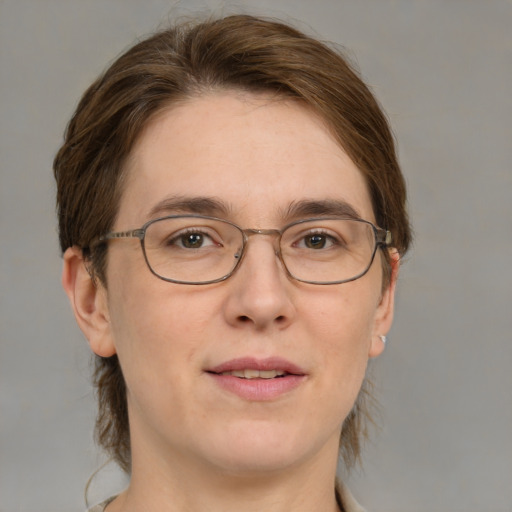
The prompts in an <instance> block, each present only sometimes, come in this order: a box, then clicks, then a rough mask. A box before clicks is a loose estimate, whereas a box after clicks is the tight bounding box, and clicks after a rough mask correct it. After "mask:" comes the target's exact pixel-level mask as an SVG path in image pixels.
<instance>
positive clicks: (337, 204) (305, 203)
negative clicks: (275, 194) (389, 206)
mask: <svg viewBox="0 0 512 512" xmlns="http://www.w3.org/2000/svg"><path fill="white" fill-rule="evenodd" d="M327 216H333V217H348V218H351V219H361V215H360V213H359V212H358V211H357V210H356V209H355V208H354V207H353V206H352V205H351V204H350V203H348V202H346V201H343V200H341V199H323V200H310V199H303V200H300V201H293V202H292V203H291V204H290V206H288V208H287V209H286V210H285V211H284V217H285V218H286V219H293V220H294V219H297V218H302V217H327Z"/></svg>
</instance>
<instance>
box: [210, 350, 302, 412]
mask: <svg viewBox="0 0 512 512" xmlns="http://www.w3.org/2000/svg"><path fill="white" fill-rule="evenodd" d="M246 369H247V370H260V371H268V370H279V371H282V372H285V375H283V376H281V377H275V378H273V379H263V378H255V379H243V378H239V377H235V376H234V375H222V373H225V372H230V371H236V370H246ZM206 373H207V375H208V376H209V377H210V378H211V379H212V381H213V382H214V383H215V384H216V385H217V386H219V387H220V388H221V389H223V390H225V391H228V392H230V393H233V394H235V395H237V396H238V397H240V398H242V399H244V400H249V401H258V402H259V401H269V400H275V399H277V398H279V397H281V396H283V395H285V394H287V393H289V392H290V391H292V390H293V389H295V388H297V387H298V386H299V385H300V384H301V383H302V382H303V381H304V380H305V379H306V377H307V374H306V372H305V371H304V370H303V369H302V368H300V367H299V366H298V365H296V364H294V363H292V362H290V361H288V360H286V359H283V358H280V357H269V358H266V359H256V358H253V357H240V358H237V359H232V360H230V361H226V362H224V363H221V364H219V365H217V366H214V367H213V368H209V369H207V370H206Z"/></svg>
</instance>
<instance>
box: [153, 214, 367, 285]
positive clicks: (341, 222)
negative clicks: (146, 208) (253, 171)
mask: <svg viewBox="0 0 512 512" xmlns="http://www.w3.org/2000/svg"><path fill="white" fill-rule="evenodd" d="M244 238H245V237H244V233H243V230H242V229H241V228H239V227H237V226H235V225H234V224H231V223H229V222H225V221H222V220H219V219H209V218H202V217H186V216H183V217H175V218H164V219H159V220H157V221H154V222H152V223H150V224H148V225H147V226H146V231H145V237H144V242H143V244H144V252H145V256H146V259H147V262H148V265H149V266H150V268H151V269H152V271H153V272H154V273H155V274H157V275H158V276H159V277H161V278H163V279H166V280H170V281H176V282H184V283H204V282H211V281H216V280H220V279H222V278H224V277H226V276H228V275H229V274H230V273H231V272H232V271H233V270H234V268H235V267H236V266H237V265H238V263H239V261H240V258H241V255H242V251H243V250H244V244H245V242H244ZM374 251H375V232H374V229H373V226H372V225H371V224H369V223H367V222H364V221H358V220H353V219H320V220H310V221H305V222H304V221H300V222H297V223H295V224H292V225H290V226H288V227H287V228H286V229H285V230H284V231H283V232H282V234H281V239H280V252H281V257H282V260H283V262H284V264H285V266H286V268H287V269H288V272H289V273H290V274H291V275H292V277H295V278H296V279H299V280H301V281H310V282H317V283H331V282H338V281H346V280H350V279H353V278H354V277H357V276H359V275H360V274H362V273H364V272H365V271H366V270H367V269H368V267H369V265H370V264H371V261H372V258H373V254H374Z"/></svg>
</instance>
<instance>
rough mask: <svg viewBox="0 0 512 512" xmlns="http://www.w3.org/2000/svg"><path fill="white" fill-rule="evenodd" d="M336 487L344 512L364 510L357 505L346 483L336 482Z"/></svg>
mask: <svg viewBox="0 0 512 512" xmlns="http://www.w3.org/2000/svg"><path fill="white" fill-rule="evenodd" d="M337 489H338V492H339V494H340V498H341V502H342V503H343V507H344V509H345V512H366V509H364V508H363V507H362V506H361V505H359V503H358V502H357V501H356V499H355V498H354V496H353V495H352V493H351V492H350V490H349V489H348V487H347V486H346V485H344V484H343V483H342V482H338V485H337Z"/></svg>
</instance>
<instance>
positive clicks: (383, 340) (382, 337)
mask: <svg viewBox="0 0 512 512" xmlns="http://www.w3.org/2000/svg"><path fill="white" fill-rule="evenodd" d="M379 338H380V339H381V341H382V343H384V345H385V344H386V342H387V341H388V339H387V338H386V336H383V335H380V336H379Z"/></svg>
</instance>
